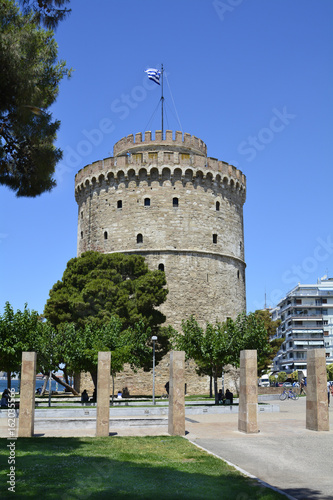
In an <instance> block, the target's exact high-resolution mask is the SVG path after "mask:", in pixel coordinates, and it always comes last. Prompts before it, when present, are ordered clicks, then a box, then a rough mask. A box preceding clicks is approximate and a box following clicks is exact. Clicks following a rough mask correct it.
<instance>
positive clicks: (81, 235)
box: [81, 231, 83, 240]
mask: <svg viewBox="0 0 333 500" xmlns="http://www.w3.org/2000/svg"><path fill="white" fill-rule="evenodd" d="M82 238H83V231H81V240H82Z"/></svg>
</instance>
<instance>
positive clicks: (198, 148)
mask: <svg viewBox="0 0 333 500" xmlns="http://www.w3.org/2000/svg"><path fill="white" fill-rule="evenodd" d="M143 149H145V150H147V151H148V150H149V151H158V150H161V149H162V150H166V149H169V150H171V151H179V152H189V153H190V152H193V153H196V154H197V155H200V156H206V155H207V146H206V144H205V143H204V142H203V141H202V140H201V139H199V138H198V137H195V136H194V135H191V134H187V133H185V134H184V135H183V133H182V132H179V131H176V132H175V137H173V132H172V130H166V132H165V137H163V136H162V131H161V130H156V132H155V138H153V137H152V133H151V131H147V132H145V134H144V138H143V137H142V133H141V132H139V133H137V134H135V136H134V135H133V134H130V135H128V136H127V137H123V138H122V139H120V141H118V142H116V144H115V145H114V148H113V154H114V156H115V157H117V156H121V155H126V154H128V153H135V152H140V151H141V150H143Z"/></svg>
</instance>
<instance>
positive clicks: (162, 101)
mask: <svg viewBox="0 0 333 500" xmlns="http://www.w3.org/2000/svg"><path fill="white" fill-rule="evenodd" d="M161 76H162V85H161V89H162V97H161V103H162V106H161V107H162V139H163V137H164V117H163V104H164V96H163V64H162V69H161Z"/></svg>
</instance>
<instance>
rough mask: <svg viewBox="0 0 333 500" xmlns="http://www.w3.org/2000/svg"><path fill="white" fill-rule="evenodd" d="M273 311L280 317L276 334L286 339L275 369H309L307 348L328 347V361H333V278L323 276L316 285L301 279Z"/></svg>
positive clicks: (274, 362)
mask: <svg viewBox="0 0 333 500" xmlns="http://www.w3.org/2000/svg"><path fill="white" fill-rule="evenodd" d="M271 314H272V319H273V320H277V319H280V320H281V324H280V326H279V328H278V329H277V332H276V335H275V336H274V338H283V339H284V342H283V344H282V345H281V349H280V350H279V352H278V354H277V355H276V357H275V358H274V361H273V371H285V372H286V373H291V372H293V371H294V370H304V369H306V353H307V350H308V349H319V348H323V349H325V350H326V364H330V363H333V278H329V279H327V278H326V277H324V278H321V279H319V280H318V282H317V284H316V285H301V284H300V283H299V284H298V285H297V286H295V288H293V289H292V290H291V291H290V292H288V293H287V295H286V296H285V297H284V298H283V299H282V300H281V301H280V302H279V304H278V305H277V306H276V307H275V308H274V309H272V311H271Z"/></svg>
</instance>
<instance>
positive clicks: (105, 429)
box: [96, 352, 111, 436]
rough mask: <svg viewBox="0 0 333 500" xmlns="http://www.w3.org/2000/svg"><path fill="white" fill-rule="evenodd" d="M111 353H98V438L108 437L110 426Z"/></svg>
mask: <svg viewBox="0 0 333 500" xmlns="http://www.w3.org/2000/svg"><path fill="white" fill-rule="evenodd" d="M110 368H111V352H99V353H98V367H97V415H96V436H108V435H109V426H110Z"/></svg>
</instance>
